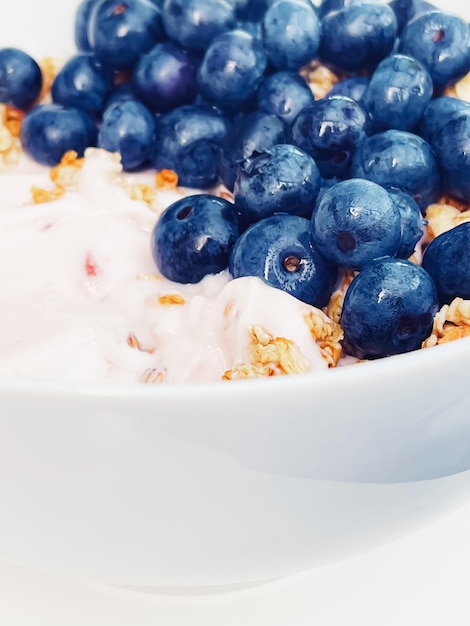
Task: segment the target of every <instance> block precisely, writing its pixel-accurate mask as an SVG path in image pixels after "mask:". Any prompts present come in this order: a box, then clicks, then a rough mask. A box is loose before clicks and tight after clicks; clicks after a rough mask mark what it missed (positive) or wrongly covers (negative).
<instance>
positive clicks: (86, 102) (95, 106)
mask: <svg viewBox="0 0 470 626" xmlns="http://www.w3.org/2000/svg"><path fill="white" fill-rule="evenodd" d="M111 87H112V82H111V80H110V78H109V77H108V76H106V73H105V72H103V71H102V70H101V69H100V68H99V66H97V65H96V63H95V61H94V58H93V56H92V55H91V54H77V55H75V56H73V57H71V58H70V59H69V60H68V61H66V63H65V65H64V66H63V67H62V68H61V69H60V70H59V72H58V73H57V76H56V77H55V79H54V82H53V83H52V88H51V94H52V99H53V101H54V102H55V103H56V104H62V105H64V106H68V107H74V108H76V109H80V110H81V111H85V113H88V114H89V115H91V116H92V117H96V116H98V114H99V113H101V111H102V110H103V108H104V104H105V101H106V97H107V95H108V93H109V91H110V90H111Z"/></svg>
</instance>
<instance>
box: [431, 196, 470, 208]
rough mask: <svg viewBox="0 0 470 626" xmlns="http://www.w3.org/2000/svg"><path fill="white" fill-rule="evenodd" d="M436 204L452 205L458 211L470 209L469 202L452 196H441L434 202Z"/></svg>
mask: <svg viewBox="0 0 470 626" xmlns="http://www.w3.org/2000/svg"><path fill="white" fill-rule="evenodd" d="M436 204H448V205H449V206H453V207H455V208H456V209H458V210H459V211H466V210H467V209H470V202H463V201H462V200H457V198H454V197H452V196H443V197H442V198H441V199H440V200H438V201H437V202H436Z"/></svg>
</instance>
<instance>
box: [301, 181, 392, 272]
mask: <svg viewBox="0 0 470 626" xmlns="http://www.w3.org/2000/svg"><path fill="white" fill-rule="evenodd" d="M311 232H312V241H313V243H314V244H315V245H316V247H317V248H318V250H319V251H320V252H321V253H322V254H323V256H324V257H326V258H327V259H329V260H330V261H332V262H334V263H336V264H337V265H339V266H341V267H345V268H352V269H356V270H357V269H360V268H362V267H364V266H365V265H367V264H368V263H370V261H372V260H373V259H376V258H378V257H381V256H384V255H389V256H393V255H394V254H396V252H397V250H398V249H399V247H400V240H401V216H400V211H399V210H398V208H397V207H396V206H395V204H394V202H393V201H392V199H391V198H390V196H389V194H388V193H387V191H386V190H385V189H384V188H383V187H381V186H380V185H377V184H376V183H373V182H371V181H368V180H363V179H360V178H353V179H350V180H344V181H341V182H339V183H338V184H336V185H333V186H332V187H330V188H329V189H327V190H326V191H325V192H324V193H323V195H322V197H321V200H320V201H319V202H318V203H317V204H316V206H315V209H314V211H313V215H312V219H311Z"/></svg>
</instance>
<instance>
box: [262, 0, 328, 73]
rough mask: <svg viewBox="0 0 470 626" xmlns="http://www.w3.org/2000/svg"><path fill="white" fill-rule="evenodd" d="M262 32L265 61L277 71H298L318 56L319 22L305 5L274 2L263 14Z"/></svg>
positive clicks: (295, 1) (293, 1)
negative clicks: (266, 59)
mask: <svg viewBox="0 0 470 626" xmlns="http://www.w3.org/2000/svg"><path fill="white" fill-rule="evenodd" d="M262 32H263V46H264V49H265V51H266V54H267V56H268V59H269V61H270V63H271V65H272V66H273V67H275V68H277V69H279V70H298V69H300V68H301V67H302V66H303V65H305V64H306V63H308V61H311V60H312V59H313V58H315V56H316V54H317V50H318V46H319V44H320V21H319V19H318V17H317V14H316V13H315V11H314V9H313V7H312V6H311V5H310V4H308V3H306V2H299V1H298V0H278V1H277V2H275V3H274V4H273V5H272V6H270V7H269V9H268V10H267V11H266V13H265V14H264V17H263V22H262Z"/></svg>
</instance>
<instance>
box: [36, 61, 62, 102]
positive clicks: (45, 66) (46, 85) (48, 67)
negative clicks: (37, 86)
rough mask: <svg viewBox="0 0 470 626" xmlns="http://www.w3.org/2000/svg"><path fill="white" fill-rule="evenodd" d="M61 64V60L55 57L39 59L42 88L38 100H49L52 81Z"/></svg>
mask: <svg viewBox="0 0 470 626" xmlns="http://www.w3.org/2000/svg"><path fill="white" fill-rule="evenodd" d="M62 65H63V60H61V59H58V58H55V57H45V58H44V59H42V60H41V61H39V67H40V68H41V72H42V89H41V93H40V95H39V102H41V103H42V104H44V103H49V102H51V87H52V83H53V82H54V78H55V77H56V76H57V74H58V72H59V70H60V68H61V67H62Z"/></svg>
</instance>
